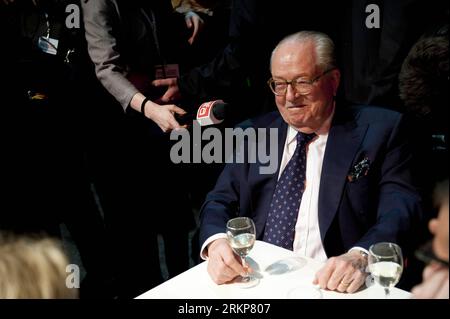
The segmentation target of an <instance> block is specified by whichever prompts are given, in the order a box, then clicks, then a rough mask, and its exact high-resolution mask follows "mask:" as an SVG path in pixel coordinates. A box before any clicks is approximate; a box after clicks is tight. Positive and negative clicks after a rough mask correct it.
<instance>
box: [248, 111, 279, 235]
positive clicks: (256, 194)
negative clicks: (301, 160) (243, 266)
mask: <svg viewBox="0 0 450 319" xmlns="http://www.w3.org/2000/svg"><path fill="white" fill-rule="evenodd" d="M270 128H276V129H277V130H278V143H277V144H278V145H270ZM287 128H288V126H287V124H286V123H285V122H284V121H283V119H282V118H281V116H280V117H279V118H278V119H277V120H275V121H274V122H273V123H272V124H271V125H270V126H269V127H268V130H267V135H266V147H267V148H266V149H267V150H270V151H272V150H273V148H274V147H276V148H277V150H278V158H277V161H278V162H277V170H276V172H275V173H273V174H267V175H262V174H260V172H259V168H260V166H261V165H260V164H259V165H254V166H253V169H254V171H253V172H252V173H251V175H252V176H256V178H255V180H254V182H252V185H250V187H251V190H252V192H251V193H252V206H253V209H254V211H253V218H254V221H255V224H256V228H257V238H261V237H262V234H263V231H264V227H265V225H266V220H267V215H268V213H269V208H270V203H271V201H272V196H273V192H274V191H275V186H276V184H277V180H278V175H279V172H280V165H281V159H282V157H283V150H284V144H285V141H286V135H287Z"/></svg>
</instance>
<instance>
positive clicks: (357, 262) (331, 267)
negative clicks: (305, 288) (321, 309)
mask: <svg viewBox="0 0 450 319" xmlns="http://www.w3.org/2000/svg"><path fill="white" fill-rule="evenodd" d="M366 267H367V258H366V257H364V256H362V255H361V254H360V253H359V252H358V251H356V250H352V251H349V252H348V253H346V254H343V255H340V256H337V257H332V258H330V259H328V261H327V263H326V264H325V266H324V267H322V269H320V270H319V271H318V272H317V273H316V276H315V278H314V281H313V284H315V285H317V284H318V285H319V286H320V288H322V289H329V290H337V291H339V292H348V293H354V292H356V291H357V290H358V289H359V288H360V287H361V286H362V285H363V284H364V283H365V280H366V276H367V274H366V272H365V269H366Z"/></svg>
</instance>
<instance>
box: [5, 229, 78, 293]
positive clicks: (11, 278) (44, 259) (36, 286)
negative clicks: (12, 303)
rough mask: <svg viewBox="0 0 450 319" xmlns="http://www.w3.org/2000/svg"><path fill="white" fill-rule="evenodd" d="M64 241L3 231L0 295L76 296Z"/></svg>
mask: <svg viewBox="0 0 450 319" xmlns="http://www.w3.org/2000/svg"><path fill="white" fill-rule="evenodd" d="M68 265H69V261H68V258H67V256H66V255H65V253H64V251H63V249H62V246H61V243H60V242H58V241H56V240H53V239H49V238H33V237H25V236H20V237H13V236H10V237H2V236H1V235H0V299H75V298H77V297H78V289H76V288H68V287H67V285H66V279H67V277H68V275H69V273H67V272H66V267H67V266H68Z"/></svg>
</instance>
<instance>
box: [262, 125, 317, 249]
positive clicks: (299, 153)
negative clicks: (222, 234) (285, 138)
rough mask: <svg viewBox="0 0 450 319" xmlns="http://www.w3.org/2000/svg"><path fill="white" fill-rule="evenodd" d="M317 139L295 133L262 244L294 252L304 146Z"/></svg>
mask: <svg viewBox="0 0 450 319" xmlns="http://www.w3.org/2000/svg"><path fill="white" fill-rule="evenodd" d="M314 136H316V135H315V134H303V133H301V132H298V134H297V136H296V138H297V147H296V148H295V152H294V155H292V158H291V159H290V161H289V162H288V164H287V165H286V168H285V169H284V171H283V173H282V174H281V176H280V179H279V180H278V183H277V186H276V187H275V192H274V194H273V197H272V202H271V204H270V209H269V215H268V216H267V221H266V228H265V231H264V241H267V242H269V243H271V244H274V245H277V246H280V247H283V248H286V249H290V250H292V249H293V243H294V236H295V224H296V223H297V217H298V210H299V207H300V202H301V200H302V195H303V191H304V189H305V180H306V145H307V144H308V143H309V142H310V141H311V140H312V139H313V138H314Z"/></svg>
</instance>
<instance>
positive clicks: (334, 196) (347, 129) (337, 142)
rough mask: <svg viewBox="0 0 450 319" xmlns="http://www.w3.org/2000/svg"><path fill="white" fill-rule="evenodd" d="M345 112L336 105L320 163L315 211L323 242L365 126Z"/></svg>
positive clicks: (336, 208) (364, 131)
mask: <svg viewBox="0 0 450 319" xmlns="http://www.w3.org/2000/svg"><path fill="white" fill-rule="evenodd" d="M344 107H345V106H344ZM345 113H346V112H345ZM345 113H344V112H341V114H338V110H337V109H336V116H335V120H334V121H333V125H332V127H331V129H330V133H329V135H328V141H327V146H326V150H325V155H324V160H323V165H322V175H321V179H320V191H319V212H318V213H319V227H320V234H321V238H322V242H324V238H325V234H326V233H327V231H328V229H329V227H330V225H331V223H332V222H333V219H334V216H335V215H336V212H337V210H338V206H339V203H340V201H341V197H342V193H343V190H344V185H345V183H346V180H347V174H348V172H349V170H350V165H351V163H352V162H353V158H354V157H355V154H356V152H357V150H358V148H359V146H360V144H361V142H362V139H363V137H364V135H365V133H366V131H367V127H368V126H367V125H363V126H357V125H356V122H355V120H354V117H353V116H352V115H351V114H350V112H349V113H347V114H345Z"/></svg>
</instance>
